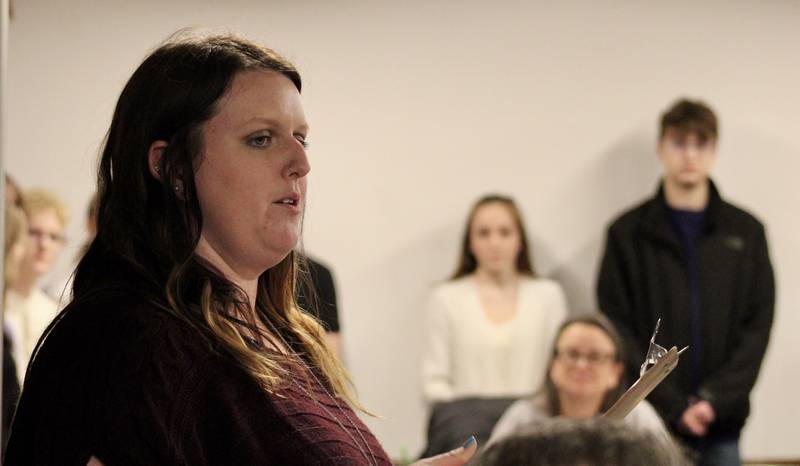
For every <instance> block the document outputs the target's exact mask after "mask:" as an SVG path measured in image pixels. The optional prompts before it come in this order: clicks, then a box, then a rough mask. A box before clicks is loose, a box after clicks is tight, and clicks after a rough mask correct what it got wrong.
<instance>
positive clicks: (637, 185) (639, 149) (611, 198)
mask: <svg viewBox="0 0 800 466" xmlns="http://www.w3.org/2000/svg"><path fill="white" fill-rule="evenodd" d="M653 138H654V135H653V134H652V133H651V132H649V131H645V130H639V131H632V132H630V133H628V134H627V135H625V136H623V137H622V138H621V139H619V140H618V141H617V142H616V143H615V144H614V145H613V146H611V147H610V148H608V149H607V150H606V151H604V152H603V153H602V154H601V155H600V156H598V157H593V158H592V162H591V163H590V164H588V165H587V166H586V167H585V169H583V170H582V171H581V172H579V173H578V176H577V177H576V178H575V180H574V182H572V183H570V184H569V186H565V187H564V188H563V191H562V193H561V196H560V197H559V199H563V200H565V201H567V202H566V203H565V205H567V206H569V208H568V211H569V212H570V218H571V223H570V225H569V227H570V228H575V229H577V230H576V231H584V232H585V233H584V234H583V239H582V241H581V242H580V243H579V244H578V245H574V246H575V247H574V248H568V250H571V251H573V252H572V253H571V254H569V255H568V256H567V259H566V260H562V261H560V262H559V263H554V264H548V265H550V267H548V268H544V267H542V270H543V271H546V270H550V272H549V273H547V274H546V275H549V276H550V277H551V278H553V279H554V280H557V281H558V282H559V283H560V284H561V286H562V287H563V288H564V292H565V293H566V295H567V301H568V303H569V305H570V310H571V311H572V312H579V311H588V310H596V309H597V300H596V298H595V281H596V277H597V272H598V269H599V265H600V260H601V255H602V253H603V251H602V249H603V245H604V242H605V231H606V228H607V227H608V225H609V223H610V222H611V221H612V220H613V219H614V218H615V217H616V216H617V215H618V214H619V213H621V211H622V210H624V209H627V208H628V207H631V206H633V205H635V204H637V203H638V202H640V201H641V200H643V199H644V198H645V197H648V196H650V195H652V193H653V192H654V190H655V187H656V185H657V182H658V178H659V174H660V170H659V164H658V159H657V158H656V155H655V151H654V148H653V146H654V144H655V143H654V139H653ZM537 244H541V245H542V247H543V248H544V249H547V247H546V245H545V244H544V242H543V240H539V241H537ZM545 258H547V257H546V256H545ZM542 265H544V263H542Z"/></svg>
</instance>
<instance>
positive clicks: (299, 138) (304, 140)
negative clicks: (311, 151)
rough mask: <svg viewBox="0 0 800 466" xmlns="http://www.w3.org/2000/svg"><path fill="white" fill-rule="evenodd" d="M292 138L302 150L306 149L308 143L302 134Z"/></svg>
mask: <svg viewBox="0 0 800 466" xmlns="http://www.w3.org/2000/svg"><path fill="white" fill-rule="evenodd" d="M294 138H295V139H297V142H299V143H300V145H301V146H303V148H304V149H308V141H307V140H306V137H305V136H303V135H302V134H295V136H294Z"/></svg>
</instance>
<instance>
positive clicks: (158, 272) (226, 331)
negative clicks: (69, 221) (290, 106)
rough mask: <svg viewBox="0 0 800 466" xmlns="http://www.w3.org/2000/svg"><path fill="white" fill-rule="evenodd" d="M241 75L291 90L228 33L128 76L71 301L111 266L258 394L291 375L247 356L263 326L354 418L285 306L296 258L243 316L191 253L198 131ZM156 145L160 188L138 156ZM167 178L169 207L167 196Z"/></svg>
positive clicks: (274, 363)
mask: <svg viewBox="0 0 800 466" xmlns="http://www.w3.org/2000/svg"><path fill="white" fill-rule="evenodd" d="M246 70H271V71H275V72H279V73H281V74H283V75H284V76H286V77H287V78H288V79H290V80H291V81H292V83H294V85H295V87H296V88H297V90H298V91H300V90H301V87H302V85H301V79H300V74H299V73H298V71H297V70H296V69H295V67H294V66H293V65H292V64H291V63H289V62H288V61H287V60H286V59H284V58H283V57H281V56H280V55H278V54H277V53H276V52H274V51H272V50H270V49H268V48H266V47H263V46H261V45H258V44H255V43H253V42H250V41H247V40H244V39H242V38H239V37H236V36H233V35H213V36H199V35H197V34H195V33H191V32H189V33H187V32H184V33H180V34H179V35H177V36H175V37H173V38H171V39H169V40H168V41H167V42H166V43H164V44H163V45H161V46H160V47H158V48H157V49H156V50H155V51H154V52H152V53H151V54H150V55H149V56H148V57H147V58H146V59H145V60H144V62H143V63H142V64H141V65H140V66H139V68H138V69H137V70H136V71H135V72H134V73H133V76H132V77H131V78H130V80H129V81H128V83H127V84H126V86H125V88H124V89H123V91H122V94H121V95H120V98H119V101H118V102H117V106H116V109H115V111H114V116H113V119H112V122H111V127H110V128H109V130H108V134H107V136H106V141H105V145H104V148H103V151H102V155H101V158H100V163H99V168H98V177H97V196H98V211H97V235H96V237H95V239H94V240H93V241H92V243H91V244H90V245H89V247H88V250H87V251H86V254H85V255H84V256H83V258H82V259H81V261H80V263H79V264H78V267H77V269H76V272H75V280H74V286H73V299H75V300H79V299H81V298H82V297H84V296H87V295H89V294H91V293H93V292H96V291H97V290H98V288H102V287H108V286H109V284H108V278H107V277H108V275H109V274H111V275H113V273H112V272H113V271H112V270H110V269H111V268H113V267H115V266H114V265H112V264H120V263H122V264H124V265H125V267H126V269H129V270H131V271H133V272H132V273H133V274H134V275H135V277H136V278H137V279H138V281H140V282H142V283H146V284H149V285H150V286H149V289H152V290H155V292H154V293H153V296H149V297H148V300H149V301H150V302H152V303H153V304H155V305H157V306H160V307H162V308H164V309H165V310H166V311H167V312H169V313H171V314H173V315H174V316H175V317H177V318H179V319H181V320H182V321H184V322H185V323H186V324H187V325H188V326H190V327H191V328H192V329H194V330H195V331H196V332H197V335H198V337H200V338H203V339H204V340H205V341H206V342H207V343H208V344H209V347H210V348H212V349H214V350H215V351H221V352H223V353H227V354H228V355H229V356H230V357H232V358H233V359H234V360H235V361H236V362H237V363H238V364H239V365H240V366H241V367H242V368H243V369H245V370H246V371H247V372H248V373H249V374H250V375H251V376H252V377H253V378H255V379H256V380H257V381H258V382H259V383H260V384H261V386H262V387H264V389H265V390H266V391H268V392H270V393H275V392H276V391H278V390H279V389H280V388H281V387H282V386H283V385H284V384H285V383H287V382H288V380H289V377H291V374H289V373H288V369H287V364H283V363H285V362H287V361H286V360H284V359H283V358H282V357H281V356H280V355H278V353H268V352H265V351H261V350H259V349H258V348H257V347H255V346H254V342H253V340H252V338H250V337H251V336H252V335H259V334H260V335H261V336H265V335H263V332H260V331H259V328H262V327H263V326H266V328H268V329H270V331H271V332H274V336H275V337H278V338H281V339H283V340H284V341H286V342H287V344H288V345H289V346H290V347H291V348H292V349H293V350H294V351H295V352H296V353H297V354H299V355H300V356H301V357H302V358H303V359H304V360H305V361H307V362H308V364H309V366H310V367H312V368H314V372H315V374H317V375H319V376H321V379H322V380H323V381H324V382H323V383H326V385H327V386H328V388H330V389H331V390H332V391H333V392H334V393H336V394H338V395H340V396H342V397H343V398H345V399H346V400H348V401H349V402H350V403H351V404H353V405H355V406H356V407H359V408H360V406H359V405H358V403H357V401H356V400H355V397H354V395H353V387H352V383H351V380H350V377H349V376H348V374H347V372H346V371H345V370H344V368H343V367H342V365H341V364H340V363H339V361H338V359H336V357H334V356H333V354H332V353H331V352H330V351H329V349H328V347H327V346H326V344H325V335H324V332H323V329H322V327H321V325H320V324H319V323H318V322H317V321H316V320H315V319H314V318H313V317H311V316H310V315H309V314H307V313H306V312H303V311H302V310H300V309H299V308H298V306H297V304H296V300H295V291H294V290H295V281H296V280H297V277H298V275H302V273H300V272H301V271H300V269H301V268H302V267H303V264H302V263H301V259H299V255H298V254H297V253H295V252H294V251H292V252H289V254H288V255H287V256H286V258H284V259H283V260H282V261H281V262H280V263H279V264H277V265H276V266H274V267H272V268H270V269H269V270H267V271H265V272H264V273H263V274H262V275H261V276H260V277H259V280H258V292H257V296H256V303H255V310H256V312H255V315H253V313H252V312H251V311H250V306H249V301H248V299H247V296H246V295H245V293H244V291H243V290H242V289H241V288H239V287H237V286H236V285H235V284H233V283H232V282H231V281H229V280H227V279H226V278H225V277H224V276H223V275H222V274H221V273H220V272H219V271H218V270H216V269H215V268H214V267H213V266H212V265H210V264H209V263H207V262H206V261H204V260H203V259H202V258H200V257H199V256H197V255H196V254H195V252H194V251H195V248H196V246H197V243H198V241H199V239H200V233H201V231H202V226H203V216H202V212H201V209H200V204H199V201H198V198H197V194H196V186H195V179H194V173H195V170H196V168H197V167H198V165H199V163H200V161H201V158H202V152H203V147H202V139H201V131H202V127H203V124H204V123H205V122H206V121H208V119H209V118H211V117H212V116H213V115H214V114H215V112H216V111H217V105H218V102H219V100H220V98H221V97H222V96H223V95H224V94H225V93H226V92H227V90H228V89H229V87H230V84H231V82H232V80H233V79H234V76H235V75H236V74H237V73H240V72H243V71H246ZM157 140H163V141H167V142H168V146H167V147H166V149H165V150H164V153H163V155H162V157H161V159H160V161H159V167H158V169H159V172H160V173H161V180H158V179H156V178H155V177H153V176H152V175H151V173H150V169H149V167H148V157H147V154H148V149H149V147H150V146H151V144H152V143H153V142H154V141H157ZM178 180H180V182H181V183H182V184H183V190H182V193H181V196H180V198H179V197H178V196H176V194H175V192H174V191H173V190H172V189H170V188H171V187H172V186H173V185H174V184H175V183H176V181H178ZM232 215H233V213H232ZM112 285H113V284H112ZM142 288H143V289H144V288H148V287H147V286H145V287H142ZM259 324H261V325H259Z"/></svg>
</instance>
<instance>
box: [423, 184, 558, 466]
mask: <svg viewBox="0 0 800 466" xmlns="http://www.w3.org/2000/svg"><path fill="white" fill-rule="evenodd" d="M565 316H566V302H565V299H564V293H563V292H562V290H561V287H560V286H559V285H558V284H557V283H556V282H554V281H552V280H548V279H545V278H541V277H538V276H536V274H535V273H534V271H533V266H532V263H531V259H530V253H529V249H528V241H527V239H526V235H525V227H524V225H523V222H522V217H521V215H520V212H519V210H518V209H517V207H516V205H515V203H514V201H513V200H512V199H511V198H509V197H506V196H500V195H488V196H485V197H483V198H481V199H479V200H478V201H477V203H476V204H475V205H474V207H473V208H472V210H471V212H470V214H469V217H468V220H467V225H466V228H465V232H464V237H463V241H462V245H461V257H460V258H459V262H458V266H457V268H456V271H455V273H454V274H453V276H452V277H451V279H450V280H448V281H447V282H445V283H442V284H440V285H438V286H437V287H436V288H435V289H434V290H433V292H432V293H431V295H430V298H429V302H428V309H427V319H428V325H427V336H428V345H427V351H426V353H425V355H424V357H423V361H422V383H423V392H424V395H425V398H426V399H427V400H428V401H429V402H430V403H431V404H432V405H433V406H432V408H433V410H432V415H431V420H430V423H429V427H428V450H427V451H426V453H427V454H433V453H435V452H439V451H444V449H445V448H446V447H445V444H447V443H450V442H451V440H449V438H450V437H452V438H453V439H454V438H455V437H458V436H459V435H460V433H459V432H458V431H457V430H458V427H459V426H461V427H462V428H463V429H464V430H465V431H472V432H473V433H474V434H475V435H476V437H477V438H478V443H481V440H482V439H485V438H488V435H489V433H490V432H491V427H492V425H493V424H494V422H495V421H496V420H497V417H499V416H500V414H502V412H503V410H504V409H505V407H506V406H507V405H508V403H510V401H512V400H513V399H514V398H518V397H521V396H525V395H528V394H530V393H532V392H533V391H534V390H536V389H537V388H538V387H539V385H540V384H541V382H542V374H543V373H544V372H545V368H546V365H547V359H548V356H549V349H550V346H549V345H550V342H551V341H552V339H553V336H554V335H555V332H556V329H557V328H558V325H559V324H560V323H561V321H562V320H563V319H564V317H565ZM500 399H502V400H506V401H504V402H499V401H498V402H492V401H491V400H500ZM465 400H466V401H465ZM449 408H453V409H452V410H450V409H449ZM460 413H464V416H465V418H464V419H462V420H461V421H458V422H441V423H440V420H444V419H449V418H451V416H457V419H458V418H459V417H460V416H461V414H460ZM440 427H441V428H440ZM442 429H444V430H446V432H447V433H446V434H442V432H441V430H442ZM450 433H452V436H451V435H450Z"/></svg>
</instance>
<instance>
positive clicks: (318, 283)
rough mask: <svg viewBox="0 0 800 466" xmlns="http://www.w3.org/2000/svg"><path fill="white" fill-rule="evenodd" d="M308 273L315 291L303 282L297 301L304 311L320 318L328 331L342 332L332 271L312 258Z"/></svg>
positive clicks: (309, 259)
mask: <svg viewBox="0 0 800 466" xmlns="http://www.w3.org/2000/svg"><path fill="white" fill-rule="evenodd" d="M308 272H309V275H310V278H311V285H312V287H313V289H309V287H308V286H307V283H305V282H303V281H301V283H300V286H299V289H298V297H297V301H298V303H299V304H300V307H301V308H302V309H305V310H306V311H309V312H311V313H312V314H313V315H315V316H317V317H318V318H319V320H320V321H321V322H322V325H323V327H325V330H326V331H328V332H333V333H337V332H339V331H340V328H339V311H338V308H337V303H336V286H335V285H334V282H333V274H332V273H331V271H330V269H328V268H327V267H325V266H324V265H323V264H320V263H319V262H317V261H315V260H313V259H311V258H308Z"/></svg>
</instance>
